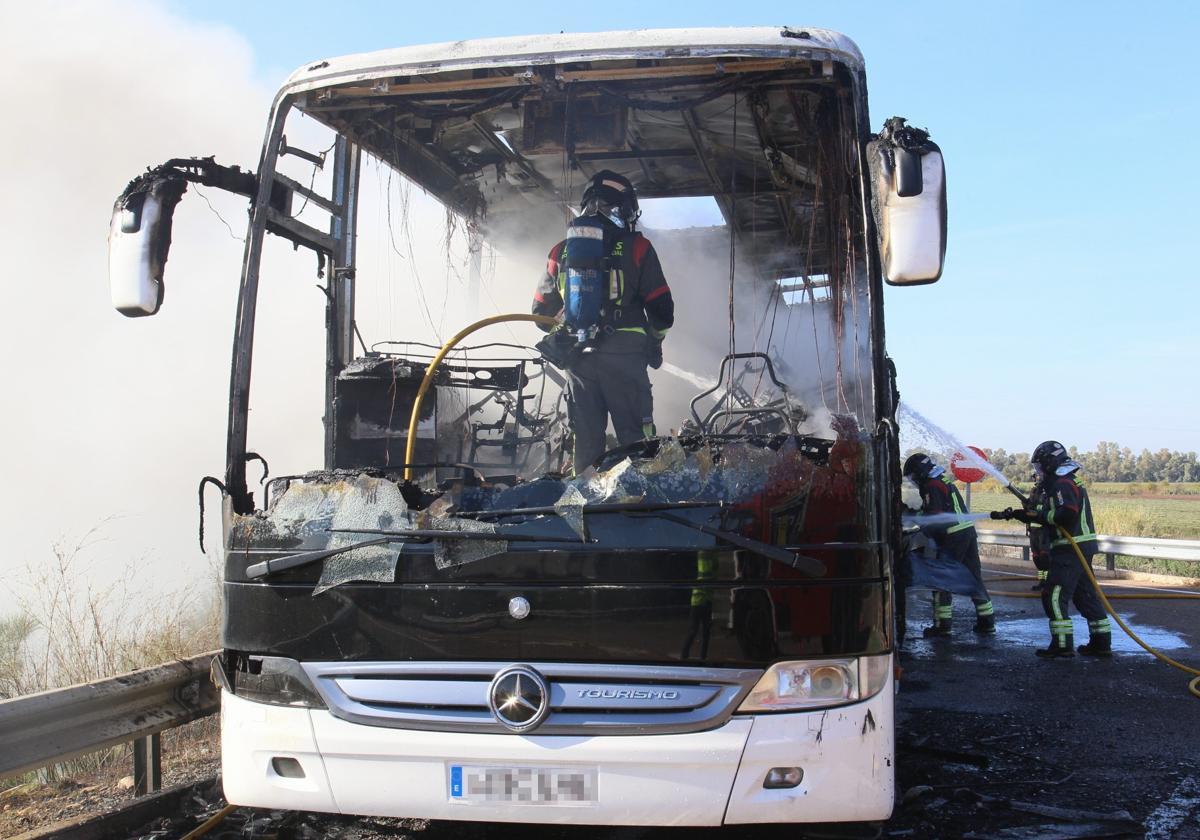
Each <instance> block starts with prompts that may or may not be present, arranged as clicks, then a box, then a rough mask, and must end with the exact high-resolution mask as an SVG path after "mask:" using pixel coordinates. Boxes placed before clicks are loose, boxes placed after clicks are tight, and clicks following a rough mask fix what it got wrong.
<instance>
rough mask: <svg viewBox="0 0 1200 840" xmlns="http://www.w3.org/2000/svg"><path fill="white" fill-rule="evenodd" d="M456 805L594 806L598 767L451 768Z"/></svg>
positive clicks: (452, 793)
mask: <svg viewBox="0 0 1200 840" xmlns="http://www.w3.org/2000/svg"><path fill="white" fill-rule="evenodd" d="M450 799H451V801H454V802H511V803H516V804H519V805H546V804H553V805H593V804H595V803H596V769H595V768H594V767H583V768H581V767H481V766H469V765H462V764H452V765H450Z"/></svg>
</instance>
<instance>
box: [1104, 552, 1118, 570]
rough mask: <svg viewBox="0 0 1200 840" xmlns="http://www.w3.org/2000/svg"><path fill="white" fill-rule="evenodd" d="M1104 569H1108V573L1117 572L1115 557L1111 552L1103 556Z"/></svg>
mask: <svg viewBox="0 0 1200 840" xmlns="http://www.w3.org/2000/svg"><path fill="white" fill-rule="evenodd" d="M1104 568H1106V569H1108V570H1109V571H1110V572H1115V571H1116V570H1117V555H1115V554H1113V553H1112V552H1111V551H1109V552H1107V553H1106V554H1105V555H1104Z"/></svg>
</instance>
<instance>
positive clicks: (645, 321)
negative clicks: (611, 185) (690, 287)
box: [533, 232, 675, 341]
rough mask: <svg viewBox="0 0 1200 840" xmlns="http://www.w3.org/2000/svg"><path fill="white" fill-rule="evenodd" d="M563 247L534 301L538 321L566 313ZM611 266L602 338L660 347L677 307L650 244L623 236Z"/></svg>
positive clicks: (552, 256) (617, 240)
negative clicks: (633, 336)
mask: <svg viewBox="0 0 1200 840" xmlns="http://www.w3.org/2000/svg"><path fill="white" fill-rule="evenodd" d="M564 244H565V241H564V242H559V243H558V244H557V245H555V246H554V247H553V248H551V249H550V254H549V257H548V258H547V260H546V271H545V272H544V273H543V274H542V277H541V280H540V281H539V282H538V285H537V291H535V292H534V295H533V314H534V315H550V316H552V317H553V316H556V315H558V313H559V312H561V311H562V308H563V293H564V290H565V285H566V270H565V268H564V266H563V265H562V263H561V258H562V252H563V245H564ZM609 266H610V267H609V271H608V294H607V299H606V301H605V304H604V309H603V312H602V314H601V317H600V328H601V332H602V333H604V334H611V333H614V332H627V333H637V334H641V335H647V334H649V335H650V337H651V338H654V339H657V340H660V341H661V340H662V338H663V337H664V336H665V335H666V334H667V330H668V329H670V328H671V325H672V324H674V323H675V302H674V301H673V300H672V299H671V287H670V286H668V285H667V279H666V277H664V276H663V270H662V265H661V264H660V263H659V261H658V254H657V253H656V252H655V250H654V246H653V245H651V244H650V240H649V239H647V238H646V237H645V236H643V235H642V234H640V233H636V232H635V233H622V234H621V235H620V236H618V237H616V238H615V239H614V242H613V247H612V251H611V253H610V256H609ZM543 329H545V328H543Z"/></svg>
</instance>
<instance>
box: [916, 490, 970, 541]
mask: <svg viewBox="0 0 1200 840" xmlns="http://www.w3.org/2000/svg"><path fill="white" fill-rule="evenodd" d="M920 489H921V513H925V514H935V513H953V514H957V515H958V516H959V517H960V519H959V521H958V522H955V523H951V524H948V525H930V526H927V527H925V528H922V530H923V531H924V532H925V533H926V535H927V536H929V537H930V538H932V539H933V540H934V541H936V542H938V543H939V544H941V543H944V542H945V539H946V538H947V537H951V536H953V535H954V534H959V533H963V532H965V531H968V530H970V531H974V530H975V523H974V522H972V521H971V520H970V519H967V518H965V514H966V512H967V505H966V503H965V502H964V501H963V497H962V494H960V493H959V492H958V488H957V487H955V486H954V479H952V478H951V477H950V476H949V475H945V474H943V475H940V476H938V477H937V478H930V479H926V480H925V481H923V482H922V483H921V488H920Z"/></svg>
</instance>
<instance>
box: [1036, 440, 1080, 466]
mask: <svg viewBox="0 0 1200 840" xmlns="http://www.w3.org/2000/svg"><path fill="white" fill-rule="evenodd" d="M1069 458H1070V456H1069V455H1067V447H1065V446H1063V445H1062V444H1061V443H1059V442H1058V441H1056V440H1048V441H1046V442H1045V443H1039V444H1038V445H1037V449H1035V450H1033V455H1031V456H1030V458H1029V462H1030V463H1031V464H1034V465H1035V466H1039V467H1041V468H1042V472H1044V473H1047V474H1049V473H1052V472H1054V471H1055V470H1056V469H1058V467H1059V466H1061V465H1062V464H1063V462H1065V461H1067V460H1068V459H1069Z"/></svg>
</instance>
